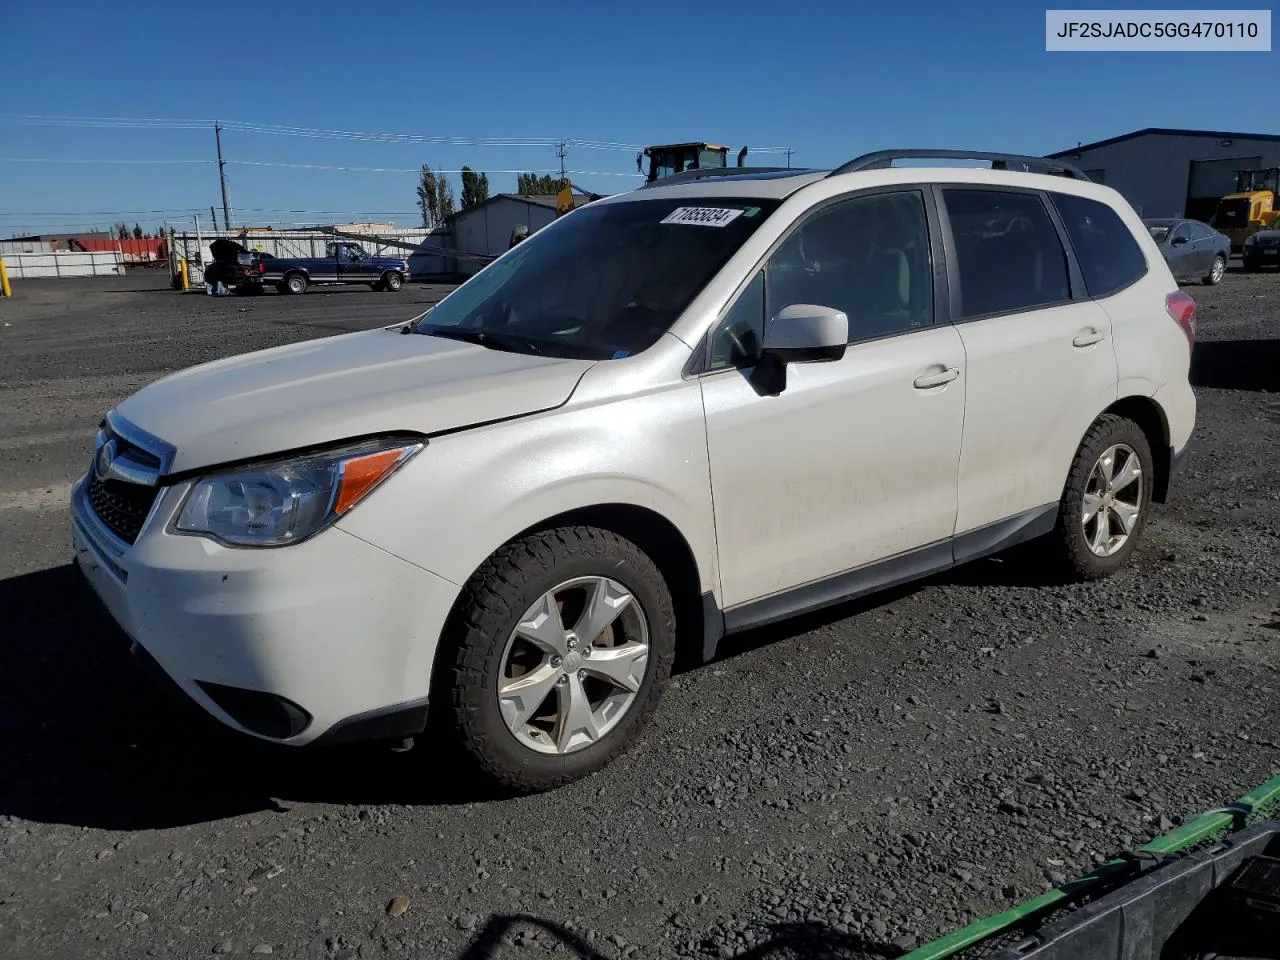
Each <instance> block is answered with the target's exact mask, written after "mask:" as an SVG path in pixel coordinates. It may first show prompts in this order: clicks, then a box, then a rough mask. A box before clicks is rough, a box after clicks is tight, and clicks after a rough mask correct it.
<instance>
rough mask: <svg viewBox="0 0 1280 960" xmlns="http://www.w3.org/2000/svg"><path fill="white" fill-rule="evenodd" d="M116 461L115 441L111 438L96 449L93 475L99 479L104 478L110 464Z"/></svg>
mask: <svg viewBox="0 0 1280 960" xmlns="http://www.w3.org/2000/svg"><path fill="white" fill-rule="evenodd" d="M115 459H116V441H115V438H114V437H113V438H112V439H110V440H108V441H107V442H106V443H104V444H103V445H102V446H100V447H99V448H98V455H97V457H96V458H95V459H94V464H93V466H94V473H96V474H97V475H98V476H99V477H106V475H107V471H109V470H110V469H111V464H112V463H114V462H115Z"/></svg>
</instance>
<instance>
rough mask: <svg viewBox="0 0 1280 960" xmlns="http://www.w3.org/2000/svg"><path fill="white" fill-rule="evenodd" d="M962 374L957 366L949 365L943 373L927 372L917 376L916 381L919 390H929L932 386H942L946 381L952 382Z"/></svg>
mask: <svg viewBox="0 0 1280 960" xmlns="http://www.w3.org/2000/svg"><path fill="white" fill-rule="evenodd" d="M958 376H960V371H959V370H958V369H957V368H955V367H947V368H946V369H945V370H943V371H942V372H941V373H926V374H924V375H923V376H919V377H916V379H915V381H914V383H915V388H916V389H917V390H928V389H930V388H931V387H940V386H942V385H943V384H945V383H950V382H951V381H952V380H954V379H955V378H956V377H958Z"/></svg>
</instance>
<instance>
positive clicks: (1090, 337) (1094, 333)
mask: <svg viewBox="0 0 1280 960" xmlns="http://www.w3.org/2000/svg"><path fill="white" fill-rule="evenodd" d="M1101 341H1102V331H1101V330H1099V329H1098V328H1097V327H1086V328H1085V329H1084V330H1081V331H1080V332H1079V333H1077V334H1076V335H1075V338H1074V339H1073V340H1072V341H1071V345H1072V346H1073V347H1091V346H1093V345H1094V344H1095V343H1100V342H1101Z"/></svg>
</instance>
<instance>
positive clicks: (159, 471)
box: [83, 412, 173, 544]
mask: <svg viewBox="0 0 1280 960" xmlns="http://www.w3.org/2000/svg"><path fill="white" fill-rule="evenodd" d="M172 462H173V448H172V447H171V446H169V445H168V444H166V443H165V442H164V441H162V440H159V439H158V438H156V437H153V436H151V435H150V434H148V433H146V432H145V431H141V430H138V429H137V428H135V427H133V426H132V425H131V424H129V423H128V422H126V421H124V420H122V419H120V418H119V417H118V416H116V415H115V414H114V412H112V413H108V414H107V416H106V418H105V420H104V421H103V423H102V427H101V429H99V431H98V438H97V442H96V444H95V446H94V452H93V461H92V462H91V463H90V465H89V475H88V476H87V477H86V478H85V484H84V488H83V497H84V500H83V502H84V504H85V505H86V506H87V507H88V509H89V510H90V511H91V512H92V513H93V515H94V516H95V517H96V518H97V520H98V521H99V522H100V525H101V526H102V527H105V528H106V530H108V531H110V532H111V533H112V534H113V535H114V536H115V537H116V538H117V539H118V540H120V541H122V542H123V543H125V544H133V543H134V541H136V540H137V539H138V535H139V534H140V533H141V532H142V527H143V525H144V524H145V523H146V522H147V517H148V515H150V513H151V508H152V507H153V506H154V505H155V502H156V498H157V497H158V496H159V495H160V489H161V488H160V486H159V479H160V477H161V476H162V475H163V474H164V473H165V471H167V470H168V469H169V466H170V465H171V464H172Z"/></svg>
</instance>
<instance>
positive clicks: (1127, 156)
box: [1048, 127, 1280, 221]
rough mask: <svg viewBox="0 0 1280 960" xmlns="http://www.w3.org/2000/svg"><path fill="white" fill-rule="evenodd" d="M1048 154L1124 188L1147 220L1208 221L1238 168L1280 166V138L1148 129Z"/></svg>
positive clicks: (1229, 190) (1100, 180) (1232, 183)
mask: <svg viewBox="0 0 1280 960" xmlns="http://www.w3.org/2000/svg"><path fill="white" fill-rule="evenodd" d="M1048 156H1049V157H1050V158H1052V159H1055V160H1067V161H1070V162H1071V163H1073V164H1075V165H1076V166H1077V167H1080V168H1081V169H1083V170H1084V172H1085V173H1086V174H1087V175H1088V176H1089V178H1090V179H1091V180H1095V181H1097V182H1098V183H1105V184H1106V185H1107V186H1109V187H1114V188H1115V189H1117V190H1119V191H1120V192H1121V193H1122V194H1124V196H1125V199H1127V200H1128V201H1129V202H1130V203H1131V204H1133V206H1134V208H1135V209H1136V210H1137V211H1138V213H1139V214H1140V215H1142V216H1143V217H1191V218H1193V219H1196V220H1205V221H1207V220H1208V219H1209V218H1210V217H1211V216H1213V212H1214V210H1215V208H1216V207H1217V203H1218V200H1219V199H1220V198H1222V197H1224V196H1226V195H1227V194H1228V193H1232V192H1233V191H1234V190H1235V181H1236V177H1235V175H1236V171H1237V170H1251V169H1257V168H1259V167H1280V134H1272V133H1223V132H1221V131H1213V130H1170V129H1165V128H1160V127H1148V128H1147V129H1145V130H1135V131H1134V132H1133V133H1126V134H1123V135H1121V136H1118V137H1112V138H1111V139H1109V140H1099V141H1098V142H1097V143H1085V144H1081V145H1080V146H1078V147H1075V148H1074V149H1072V150H1063V151H1060V152H1059V153H1051V154H1049V155H1048Z"/></svg>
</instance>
